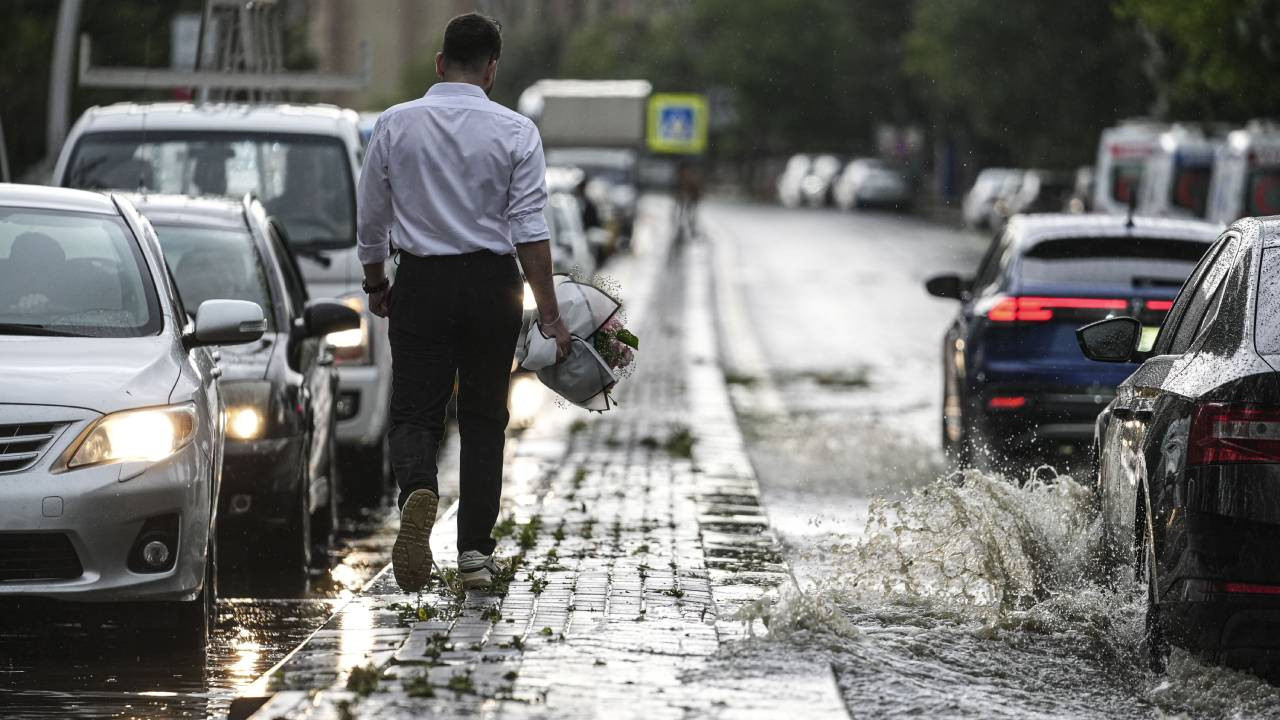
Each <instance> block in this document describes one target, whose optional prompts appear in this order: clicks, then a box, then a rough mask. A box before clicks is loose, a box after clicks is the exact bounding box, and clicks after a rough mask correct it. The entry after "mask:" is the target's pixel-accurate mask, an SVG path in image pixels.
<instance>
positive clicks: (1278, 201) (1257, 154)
mask: <svg viewBox="0 0 1280 720" xmlns="http://www.w3.org/2000/svg"><path fill="white" fill-rule="evenodd" d="M1265 215H1280V125H1277V124H1275V123H1273V122H1269V121H1262V120H1255V121H1253V122H1251V123H1249V124H1248V125H1247V126H1245V127H1244V128H1241V129H1239V130H1234V131H1232V132H1231V133H1230V134H1229V135H1227V142H1226V143H1225V144H1224V145H1223V147H1222V149H1221V150H1220V151H1219V153H1218V158H1217V162H1216V163H1215V165H1214V170H1213V181H1212V183H1210V186H1209V213H1208V217H1209V219H1210V220H1213V221H1215V222H1220V223H1223V224H1230V223H1233V222H1235V221H1236V220H1238V219H1239V218H1242V217H1260V216H1265Z"/></svg>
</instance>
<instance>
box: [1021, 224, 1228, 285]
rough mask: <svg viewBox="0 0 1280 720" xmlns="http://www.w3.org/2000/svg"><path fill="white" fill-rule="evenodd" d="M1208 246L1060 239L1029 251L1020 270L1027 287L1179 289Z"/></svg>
mask: <svg viewBox="0 0 1280 720" xmlns="http://www.w3.org/2000/svg"><path fill="white" fill-rule="evenodd" d="M1208 249H1209V243H1207V242H1196V241H1194V240H1180V239H1174V238H1116V237H1101V238H1098V237H1082V238H1062V239H1056V240H1046V241H1044V242H1041V243H1039V244H1037V245H1036V246H1035V247H1033V248H1031V249H1030V250H1028V251H1027V253H1026V254H1024V255H1023V256H1022V262H1021V263H1020V264H1019V269H1018V272H1019V277H1020V279H1021V281H1022V282H1023V283H1025V284H1028V285H1040V284H1044V285H1082V286H1083V285H1088V286H1095V287H1096V286H1107V287H1113V288H1135V289H1136V288H1167V289H1171V290H1177V289H1178V288H1180V287H1182V283H1183V281H1185V280H1186V279H1187V276H1188V275H1190V274H1191V269H1192V268H1193V267H1195V264H1196V262H1198V261H1199V260H1200V256H1201V255H1203V254H1204V252H1205V251H1206V250H1208Z"/></svg>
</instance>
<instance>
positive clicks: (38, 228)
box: [0, 208, 163, 337]
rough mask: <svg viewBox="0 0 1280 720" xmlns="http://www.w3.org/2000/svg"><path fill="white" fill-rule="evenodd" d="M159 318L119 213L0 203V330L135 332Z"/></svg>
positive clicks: (156, 325)
mask: <svg viewBox="0 0 1280 720" xmlns="http://www.w3.org/2000/svg"><path fill="white" fill-rule="evenodd" d="M162 323H163V320H162V316H161V313H160V309H159V302H158V300H157V299H156V294H155V288H154V286H153V285H152V283H151V275H150V274H149V273H148V272H147V267H146V262H145V261H144V260H143V257H142V251H141V250H140V249H139V247H138V243H137V241H136V240H135V239H134V237H133V233H132V232H131V231H130V230H129V228H128V227H127V226H126V225H125V224H124V221H122V220H121V219H120V218H119V217H117V216H114V215H101V214H91V213H78V212H56V211H52V210H43V209H28V208H0V333H3V334H10V335H12V334H18V335H83V336H91V337H137V336H141V335H154V334H156V333H158V332H159V331H160V328H161V325H162Z"/></svg>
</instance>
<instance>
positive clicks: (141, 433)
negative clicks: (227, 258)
mask: <svg viewBox="0 0 1280 720" xmlns="http://www.w3.org/2000/svg"><path fill="white" fill-rule="evenodd" d="M264 327H265V321H264V319H263V312H262V309H261V308H260V307H259V306H258V305H256V304H254V303H251V302H244V301H237V300H208V301H206V302H204V303H202V304H201V306H200V308H199V309H198V310H197V311H196V313H195V321H194V322H193V323H192V322H189V321H188V320H187V314H186V311H185V309H184V308H183V307H182V304H181V301H180V299H179V297H178V294H177V292H176V290H175V289H174V287H173V285H172V284H171V280H170V276H169V273H168V271H167V270H166V269H165V264H164V256H163V255H162V254H161V252H160V247H159V244H158V242H157V240H156V237H155V233H154V231H153V230H152V229H151V227H150V225H149V224H147V222H146V221H145V220H143V219H142V218H141V217H140V216H139V215H138V214H137V212H136V211H135V210H134V209H133V207H132V206H131V205H130V204H129V203H128V201H127V200H125V199H123V198H120V197H109V196H106V195H99V194H95V193H88V192H81V191H78V190H63V189H54V188H43V187H35V186H25V185H6V184H0V597H24V596H25V597H32V598H54V599H59V600H74V601H85V602H130V603H135V602H136V603H142V602H145V603H148V606H147V607H146V608H145V610H146V611H147V613H146V614H147V615H148V616H151V617H156V618H158V619H159V618H163V623H164V624H166V625H170V624H171V625H173V626H174V627H175V628H176V629H177V635H178V636H179V637H181V638H184V639H186V640H188V641H190V643H191V644H192V645H193V646H194V647H197V648H201V647H203V646H204V640H205V638H206V637H207V633H208V626H209V618H210V615H211V614H212V609H213V602H214V584H213V582H212V581H211V578H212V577H213V572H214V556H215V555H214V545H213V537H214V535H213V534H212V532H211V530H212V528H213V526H214V522H215V517H214V515H215V508H216V503H215V502H214V499H215V498H216V497H217V492H218V486H219V482H220V474H221V466H222V448H223V437H224V434H223V433H224V425H225V420H224V417H223V405H222V398H221V396H220V394H219V391H218V386H217V377H218V375H219V373H220V371H219V369H218V366H217V363H216V354H215V353H214V352H213V350H212V348H210V347H209V346H211V345H214V344H218V345H226V344H233V343H238V342H249V341H252V340H255V339H257V338H258V337H259V336H260V335H261V334H262V331H263V328H264Z"/></svg>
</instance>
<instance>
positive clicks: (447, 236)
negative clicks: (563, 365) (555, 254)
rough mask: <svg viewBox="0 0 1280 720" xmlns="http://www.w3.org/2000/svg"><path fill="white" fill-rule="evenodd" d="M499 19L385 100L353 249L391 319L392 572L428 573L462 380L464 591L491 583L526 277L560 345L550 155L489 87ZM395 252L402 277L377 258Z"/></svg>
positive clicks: (467, 20) (406, 579) (368, 287)
mask: <svg viewBox="0 0 1280 720" xmlns="http://www.w3.org/2000/svg"><path fill="white" fill-rule="evenodd" d="M501 54H502V35H501V26H500V25H499V24H498V23H497V22H496V21H495V20H492V19H490V18H487V17H485V16H483V15H479V14H477V13H468V14H466V15H459V16H458V17H455V18H453V19H452V20H450V21H449V25H448V27H447V28H446V29H445V35H444V48H443V50H442V51H441V52H440V53H437V55H436V73H437V74H438V75H439V76H440V78H441V79H442V80H443V81H444V82H440V83H437V84H436V85H433V86H432V87H431V88H430V90H428V91H427V94H426V95H425V96H424V97H422V98H419V99H417V100H413V101H410V102H407V103H403V104H401V105H396V106H395V107H392V108H390V109H388V110H387V111H386V112H384V113H382V116H381V117H379V118H378V123H377V125H376V126H375V127H374V130H373V135H372V137H371V138H370V139H369V148H368V151H367V153H366V156H365V161H364V169H363V171H362V172H361V175H360V187H359V190H358V217H357V225H358V227H357V234H358V246H359V247H358V253H359V257H360V262H361V263H363V264H364V290H365V292H366V293H368V294H369V309H370V310H371V311H372V312H373V313H375V314H377V315H379V316H381V317H388V318H389V322H390V338H391V359H392V372H393V377H392V389H391V427H390V430H389V432H388V444H389V445H390V451H391V468H392V471H393V473H394V474H395V478H396V484H397V485H398V486H399V488H400V498H399V504H400V532H399V535H398V536H397V537H396V542H395V547H394V548H393V550H392V553H391V562H392V566H393V569H394V570H395V577H396V582H397V583H398V584H399V585H400V587H401V588H403V589H404V590H405V591H408V592H413V591H416V590H420V589H421V588H422V587H423V586H424V585H426V583H427V581H428V580H429V579H430V577H431V546H430V539H431V528H432V526H433V525H434V524H435V518H436V506H437V504H438V490H437V486H436V453H437V450H438V449H439V447H440V441H441V437H442V435H443V433H444V416H445V405H446V404H447V403H448V401H449V398H450V397H451V396H452V394H453V390H454V382H455V378H456V381H457V387H458V427H459V432H460V435H461V440H462V465H461V478H460V485H461V492H460V494H461V504H460V505H459V508H458V569H459V571H460V574H461V577H462V583H463V586H464V587H466V588H487V587H489V586H490V584H491V582H492V579H493V575H494V574H495V573H496V572H497V567H496V565H495V564H494V562H493V558H492V555H493V550H494V545H495V542H494V540H493V537H492V532H493V525H494V522H496V521H497V518H498V506H499V501H500V498H501V495H502V460H503V445H504V443H505V440H506V427H507V420H508V413H507V393H508V389H509V383H510V376H509V374H510V371H511V360H512V357H513V356H514V353H515V344H516V336H517V334H518V333H519V330H520V325H521V313H522V307H523V297H522V291H523V283H522V281H521V278H520V271H519V269H518V268H517V266H516V258H515V255H516V254H519V256H520V264H521V265H522V266H523V268H524V272H525V279H526V280H527V281H528V283H529V286H530V287H531V288H532V289H533V295H534V299H535V300H537V303H538V314H539V317H540V325H541V327H542V332H543V333H544V334H545V335H547V336H548V337H553V338H555V340H556V343H557V346H558V350H559V353H560V357H561V358H563V357H564V356H565V354H567V352H568V350H569V345H570V338H569V331H568V329H567V328H566V327H565V324H564V322H563V321H561V320H560V313H559V308H558V306H557V305H556V298H555V290H554V286H553V285H552V280H551V249H550V242H549V239H550V234H549V233H548V231H547V223H546V219H545V218H544V217H543V215H542V210H543V207H544V205H545V204H546V199H547V189H546V160H545V159H544V158H543V155H542V139H541V138H540V137H539V135H538V130H537V128H536V127H535V126H534V125H533V123H532V122H531V121H530V120H529V119H528V118H525V117H524V116H522V115H519V114H517V113H515V112H512V111H511V110H509V109H507V108H505V107H503V106H501V105H499V104H497V103H495V102H492V101H491V100H489V98H488V93H489V91H490V90H491V89H492V87H493V82H494V79H495V77H496V76H497V73H498V58H499V56H500V55H501ZM393 246H394V248H395V249H396V250H398V251H399V260H398V264H399V269H398V271H397V273H396V279H395V288H394V290H393V289H392V287H391V282H390V280H389V279H388V278H387V275H386V274H385V270H384V267H383V263H384V261H385V260H386V259H387V258H388V257H389V256H390V253H391V249H392V247H393Z"/></svg>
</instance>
